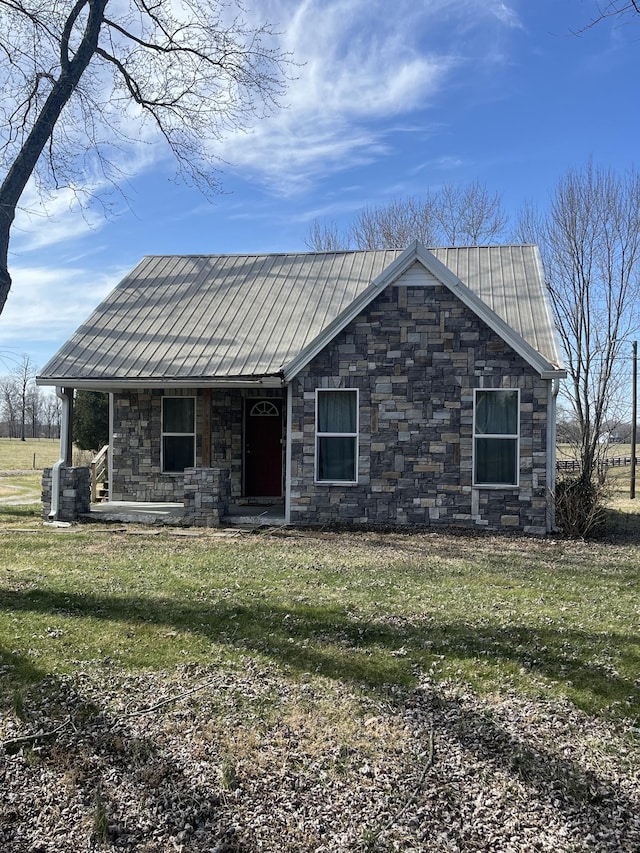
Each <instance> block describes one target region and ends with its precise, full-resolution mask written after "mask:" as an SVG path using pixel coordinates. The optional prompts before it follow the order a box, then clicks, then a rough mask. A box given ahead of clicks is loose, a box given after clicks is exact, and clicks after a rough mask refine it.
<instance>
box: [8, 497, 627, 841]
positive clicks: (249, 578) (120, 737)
mask: <svg viewBox="0 0 640 853" xmlns="http://www.w3.org/2000/svg"><path fill="white" fill-rule="evenodd" d="M637 542H638V539H637V538H634V537H632V536H626V537H623V538H621V539H620V540H619V541H618V542H612V541H610V542H608V543H604V542H601V543H589V544H585V543H579V542H567V541H562V540H553V539H548V540H532V539H524V538H508V537H490V536H485V537H483V536H471V535H464V536H463V535H450V534H445V533H423V534H413V535H409V534H406V535H402V534H381V533H366V534H365V533H362V534H346V533H329V532H323V533H315V534H312V533H307V532H303V531H288V530H284V531H279V532H275V531H265V532H264V533H262V534H252V533H241V532H230V531H193V530H191V531H179V530H174V531H171V530H166V529H164V530H160V531H158V530H150V529H145V528H141V527H134V526H131V527H126V528H124V527H123V528H118V527H108V526H102V525H79V526H74V527H67V528H58V529H52V528H43V527H42V526H41V525H40V524H39V522H38V520H37V517H36V515H35V510H34V509H33V508H29V507H0V847H2V849H3V850H8V851H15V853H18V851H22V850H34V851H35V850H42V851H55V853H75V851H77V850H79V849H94V850H102V851H105V853H107V851H109V853H117V851H122V850H126V851H130V853H134V851H135V853H165V851H167V850H174V849H175V850H184V851H186V850H189V851H190V853H205V851H211V850H216V851H219V853H234V852H235V853H237V852H238V851H241V852H242V853H253V851H258V850H260V851H263V853H265V851H266V853H281V851H283V850H286V851H287V853H309V851H314V853H374V851H377V852H378V853H382V851H388V853H390V851H407V853H411V851H415V853H418V851H421V852H422V851H429V853H432V851H433V853H445V851H446V852H447V853H449V851H454V850H455V851H471V850H477V851H480V850H482V851H495V853H498V851H500V853H502V851H507V850H509V851H514V853H525V851H531V850H539V851H547V853H576V851H585V853H587V851H598V853H620V851H628V853H634V851H637V850H638V849H640V820H639V819H638V817H637V815H638V814H639V813H640V770H639V767H640V682H639V677H640V641H639V638H638V625H639V624H640V599H639V597H638V588H639V587H638V584H639V581H640V546H639V545H638V544H637ZM35 814H37V815H38V819H37V820H34V819H33V816H34V815H35Z"/></svg>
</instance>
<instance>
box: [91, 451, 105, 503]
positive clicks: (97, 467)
mask: <svg viewBox="0 0 640 853" xmlns="http://www.w3.org/2000/svg"><path fill="white" fill-rule="evenodd" d="M108 480H109V445H108V444H105V446H104V447H103V448H102V449H101V450H99V451H98V453H97V454H96V455H95V456H94V458H93V459H92V460H91V503H96V502H97V501H98V499H100V500H102V499H103V498H104V497H105V495H104V491H105V484H106V483H107V482H108ZM99 492H101V493H102V494H99Z"/></svg>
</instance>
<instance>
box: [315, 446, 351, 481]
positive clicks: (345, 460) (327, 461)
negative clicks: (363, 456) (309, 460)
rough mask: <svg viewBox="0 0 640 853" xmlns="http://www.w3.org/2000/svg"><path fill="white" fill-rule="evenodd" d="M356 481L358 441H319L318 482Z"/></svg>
mask: <svg viewBox="0 0 640 853" xmlns="http://www.w3.org/2000/svg"><path fill="white" fill-rule="evenodd" d="M355 479H356V439H355V438H319V439H318V480H331V481H336V480H347V481H348V482H353V481H354V480H355Z"/></svg>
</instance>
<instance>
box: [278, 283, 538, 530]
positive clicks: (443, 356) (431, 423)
mask: <svg viewBox="0 0 640 853" xmlns="http://www.w3.org/2000/svg"><path fill="white" fill-rule="evenodd" d="M482 387H484V388H520V403H521V417H520V485H519V487H517V488H514V487H507V488H498V489H496V488H475V487H473V486H472V446H473V434H472V433H473V391H474V388H482ZM316 388H358V389H359V411H360V433H359V453H358V483H357V484H356V485H329V484H317V483H314V460H315V391H316ZM549 393H550V383H549V381H548V380H542V379H540V377H539V376H538V375H537V374H536V373H535V371H534V370H533V369H532V368H531V367H530V366H529V365H528V364H527V363H526V362H525V361H524V360H523V359H522V358H521V357H520V356H519V355H518V354H517V353H516V352H514V351H513V350H512V349H510V347H508V346H507V345H506V344H505V343H504V342H503V341H502V340H501V339H500V338H499V337H498V336H497V335H496V334H495V333H494V332H493V331H492V330H491V329H490V327H489V326H487V325H486V324H485V323H484V322H482V321H480V320H479V319H478V317H477V316H476V315H475V314H474V313H473V312H472V311H471V310H470V309H468V308H467V307H466V306H465V305H464V304H463V303H462V302H461V301H459V300H458V299H457V298H456V297H455V296H454V295H453V294H452V293H451V291H450V290H449V289H448V288H445V287H444V286H441V285H436V286H427V287H415V286H410V287H407V286H393V287H389V288H387V289H386V290H385V291H384V293H382V294H381V295H380V296H378V297H377V298H376V299H375V300H374V301H373V302H372V303H371V304H370V305H369V306H368V308H367V309H366V310H365V311H364V312H363V313H362V314H361V315H360V316H358V317H357V318H356V319H355V320H354V321H353V322H351V323H350V324H349V326H348V327H347V328H346V329H345V330H343V332H341V333H340V334H339V335H338V336H337V338H336V339H335V341H334V342H333V343H332V344H331V345H330V346H328V347H326V348H325V349H324V350H323V351H322V352H321V353H320V354H319V355H318V356H317V357H316V358H315V359H313V361H312V362H311V363H310V364H309V365H308V366H307V368H305V370H304V371H302V373H301V374H299V376H298V377H297V378H296V379H295V380H294V382H293V412H292V424H291V440H292V460H291V522H292V523H293V524H296V523H302V524H331V523H357V524H363V525H370V524H385V525H405V524H416V525H461V526H465V527H486V528H519V529H522V530H524V531H527V532H531V533H544V532H545V530H546V513H547V485H548V484H547V482H546V479H545V477H546V437H547V432H546V411H547V402H548V395H549Z"/></svg>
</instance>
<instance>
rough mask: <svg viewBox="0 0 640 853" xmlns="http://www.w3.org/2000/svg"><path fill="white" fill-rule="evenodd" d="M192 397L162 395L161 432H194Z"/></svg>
mask: <svg viewBox="0 0 640 853" xmlns="http://www.w3.org/2000/svg"><path fill="white" fill-rule="evenodd" d="M194 402H195V401H194V399H193V397H164V398H163V400H162V406H163V409H162V431H163V432H194Z"/></svg>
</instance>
